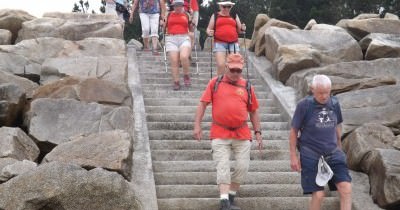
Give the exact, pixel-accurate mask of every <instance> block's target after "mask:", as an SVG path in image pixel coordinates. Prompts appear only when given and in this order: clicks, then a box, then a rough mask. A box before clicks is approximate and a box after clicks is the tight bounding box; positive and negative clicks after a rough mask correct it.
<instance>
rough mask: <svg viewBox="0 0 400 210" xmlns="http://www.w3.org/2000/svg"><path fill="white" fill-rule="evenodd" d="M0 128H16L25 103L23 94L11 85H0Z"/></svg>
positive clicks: (15, 86) (16, 86)
mask: <svg viewBox="0 0 400 210" xmlns="http://www.w3.org/2000/svg"><path fill="white" fill-rule="evenodd" d="M0 93H1V94H0V126H16V125H17V124H18V122H20V121H21V119H22V118H21V117H22V111H23V109H24V106H25V103H26V95H25V92H24V91H23V90H22V89H21V88H20V87H19V86H18V85H14V84H11V83H4V84H1V83H0Z"/></svg>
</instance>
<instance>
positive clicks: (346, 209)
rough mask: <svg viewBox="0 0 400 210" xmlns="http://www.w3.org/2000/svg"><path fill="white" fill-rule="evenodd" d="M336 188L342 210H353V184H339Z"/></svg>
mask: <svg viewBox="0 0 400 210" xmlns="http://www.w3.org/2000/svg"><path fill="white" fill-rule="evenodd" d="M336 187H337V189H338V192H339V196H340V210H351V183H350V182H339V183H337V184H336Z"/></svg>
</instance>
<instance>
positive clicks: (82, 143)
mask: <svg viewBox="0 0 400 210" xmlns="http://www.w3.org/2000/svg"><path fill="white" fill-rule="evenodd" d="M132 145H133V140H132V137H131V136H130V135H129V133H127V132H126V131H123V130H114V131H104V132H101V133H95V134H90V135H88V136H80V137H76V138H72V139H71V141H69V142H66V143H62V144H60V145H58V146H56V147H55V148H54V149H53V150H52V151H51V152H50V153H48V154H47V155H46V156H45V157H44V159H43V161H42V163H43V162H52V161H58V162H63V163H73V164H77V165H80V166H81V167H83V168H86V169H93V168H96V167H99V168H104V169H107V170H110V171H116V172H118V173H120V174H121V175H122V176H124V177H125V178H127V179H128V180H130V174H131V170H132V147H133V146H132Z"/></svg>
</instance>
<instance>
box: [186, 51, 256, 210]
mask: <svg viewBox="0 0 400 210" xmlns="http://www.w3.org/2000/svg"><path fill="white" fill-rule="evenodd" d="M243 63H244V62H243V57H242V56H241V55H240V54H229V55H228V57H227V63H226V65H225V66H226V67H225V74H224V75H223V77H222V79H221V78H219V77H215V78H213V79H212V80H210V82H209V83H208V85H207V88H206V90H205V91H204V93H203V95H202V97H201V99H200V104H199V106H198V107H197V111H196V116H195V122H194V130H193V135H194V137H195V138H196V139H197V140H199V141H200V140H201V139H202V130H201V120H202V118H203V116H204V112H205V110H206V107H207V105H209V104H210V103H212V125H211V131H210V139H212V142H211V146H212V151H213V160H214V161H215V163H216V168H217V184H218V186H219V191H220V198H221V209H238V208H237V207H236V206H234V205H233V201H234V197H235V195H236V192H237V191H238V190H239V187H240V183H241V182H242V181H243V179H244V177H245V176H246V174H247V171H248V168H249V162H250V145H251V142H250V140H251V133H250V128H249V127H248V125H247V119H248V116H249V115H250V121H251V123H252V125H253V129H254V135H255V137H256V140H257V143H258V147H259V149H260V150H261V149H262V147H263V145H262V137H261V130H260V129H261V127H260V117H259V114H258V110H257V109H258V101H257V98H256V95H255V93H254V88H253V87H251V88H250V91H249V92H250V94H251V97H249V96H248V90H247V88H246V86H247V81H246V80H245V79H243V78H242V75H241V73H242V69H243ZM215 86H216V87H215ZM231 151H232V152H233V155H234V157H235V159H236V166H235V170H234V172H233V173H232V178H231V173H230V162H229V158H230V154H231Z"/></svg>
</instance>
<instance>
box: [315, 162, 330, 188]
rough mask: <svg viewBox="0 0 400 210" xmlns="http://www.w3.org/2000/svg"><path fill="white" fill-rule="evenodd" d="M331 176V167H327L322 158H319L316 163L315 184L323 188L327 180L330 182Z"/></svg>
mask: <svg viewBox="0 0 400 210" xmlns="http://www.w3.org/2000/svg"><path fill="white" fill-rule="evenodd" d="M332 176H333V171H332V169H331V167H329V165H328V163H326V162H325V160H324V157H323V156H321V157H320V158H319V161H318V173H317V177H315V183H316V184H317V185H318V186H320V187H323V186H325V185H326V184H327V183H328V182H329V180H331V178H332Z"/></svg>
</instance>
